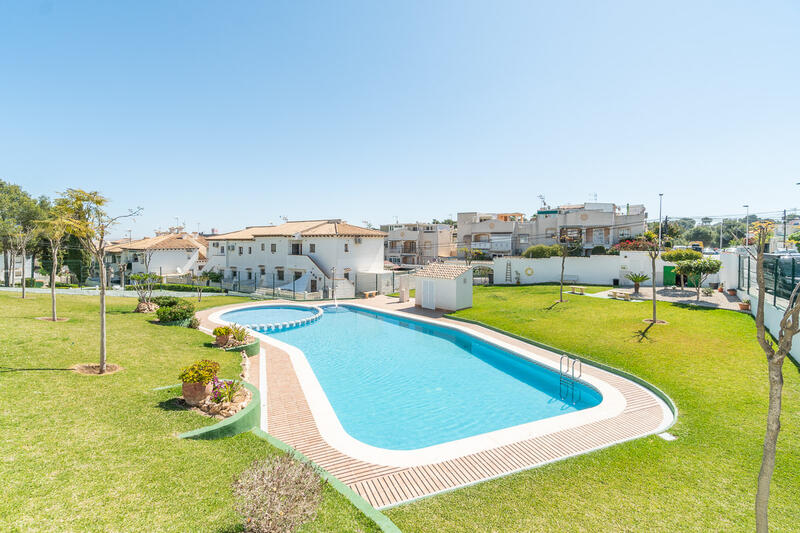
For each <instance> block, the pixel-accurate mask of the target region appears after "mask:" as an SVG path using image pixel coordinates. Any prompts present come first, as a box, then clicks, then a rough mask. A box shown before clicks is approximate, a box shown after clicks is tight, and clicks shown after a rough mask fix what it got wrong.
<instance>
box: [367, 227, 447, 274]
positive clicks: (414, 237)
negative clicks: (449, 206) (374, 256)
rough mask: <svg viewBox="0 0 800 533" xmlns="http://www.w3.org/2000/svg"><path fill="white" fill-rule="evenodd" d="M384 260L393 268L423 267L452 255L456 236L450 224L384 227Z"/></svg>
mask: <svg viewBox="0 0 800 533" xmlns="http://www.w3.org/2000/svg"><path fill="white" fill-rule="evenodd" d="M381 231H384V232H386V239H385V240H384V257H385V259H386V260H387V261H389V262H390V263H393V264H395V265H426V264H428V263H430V262H432V261H436V260H437V259H438V258H440V257H452V256H454V255H455V232H454V230H453V226H451V225H449V224H426V223H423V222H416V223H409V224H386V225H383V226H381Z"/></svg>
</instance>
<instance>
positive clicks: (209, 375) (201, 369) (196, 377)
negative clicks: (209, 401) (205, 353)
mask: <svg viewBox="0 0 800 533" xmlns="http://www.w3.org/2000/svg"><path fill="white" fill-rule="evenodd" d="M217 372H219V363H217V362H216V361H210V360H208V359H202V360H200V361H197V362H196V363H194V364H193V365H191V366H187V367H186V368H184V369H183V370H181V373H180V374H179V375H178V379H179V380H181V382H182V383H202V384H203V385H205V384H206V383H210V382H211V381H212V380H213V379H214V378H215V377H217Z"/></svg>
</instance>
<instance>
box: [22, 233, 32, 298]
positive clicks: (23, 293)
mask: <svg viewBox="0 0 800 533" xmlns="http://www.w3.org/2000/svg"><path fill="white" fill-rule="evenodd" d="M31 268H33V265H31ZM25 281H26V280H25V245H23V246H22V298H23V299H24V298H25Z"/></svg>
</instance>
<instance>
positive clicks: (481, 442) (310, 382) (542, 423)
mask: <svg viewBox="0 0 800 533" xmlns="http://www.w3.org/2000/svg"><path fill="white" fill-rule="evenodd" d="M282 305H285V304H265V303H263V302H254V303H247V304H242V305H240V306H236V307H229V308H226V309H224V310H221V311H217V312H215V313H213V314H211V315H210V316H209V317H208V320H209V321H211V322H213V323H215V324H219V325H225V324H228V322H226V321H224V320H222V319H221V315H223V314H225V313H228V312H231V311H234V310H240V309H244V308H248V307H281V306H282ZM291 305H293V306H297V305H301V304H297V303H292V304H291ZM342 305H343V306H344V307H355V308H360V309H363V310H365V311H370V312H377V313H379V314H381V313H384V314H387V315H391V316H395V317H398V318H401V319H405V320H410V321H418V322H422V323H425V324H430V325H433V326H439V327H443V328H447V329H451V330H455V331H459V332H461V333H463V334H465V335H469V336H470V337H473V338H476V339H479V340H481V341H484V342H487V343H489V344H492V345H494V346H496V347H498V348H501V349H503V350H507V351H509V352H511V353H514V354H516V355H518V356H520V357H522V358H524V359H527V360H529V361H531V362H533V363H535V364H538V365H540V366H543V367H546V368H549V369H550V370H552V371H554V372H556V373H558V372H559V369H558V363H557V362H556V361H552V360H550V359H548V358H545V357H542V356H541V355H539V354H536V353H535V352H533V351H530V350H525V349H521V348H519V347H517V346H514V345H512V344H509V343H507V342H504V341H502V340H499V339H497V338H495V337H493V336H489V335H486V334H484V333H481V332H479V331H475V330H472V329H470V328H467V327H465V326H462V325H460V324H451V323H445V322H443V321H441V320H435V319H430V318H427V317H421V316H413V317H411V316H409V315H408V313H402V312H397V311H392V310H386V309H376V308H374V307H370V306H367V305H363V304H358V303H350V302H348V303H346V304H342ZM307 307H316V306H312V305H308V306H307ZM251 334H252V335H254V336H255V337H257V338H259V339H260V340H262V341H264V342H266V343H267V344H269V345H271V346H274V347H276V348H278V349H280V350H283V351H284V352H286V353H287V354H288V355H289V358H290V360H291V362H292V366H293V367H294V371H295V374H296V375H297V378H298V381H299V382H300V386H301V388H302V390H303V393H304V395H305V397H306V401H307V402H308V405H309V408H310V409H311V413H312V415H313V417H314V421H315V423H316V425H317V428H318V430H319V433H320V435H321V436H322V438H323V439H324V440H325V441H326V442H327V443H328V444H329V445H330V446H332V447H333V448H335V449H337V450H338V451H340V452H342V453H344V454H346V455H349V456H350V457H352V458H354V459H358V460H361V461H365V462H369V463H373V464H378V465H385V466H393V467H397V468H409V467H414V466H420V465H424V464H430V463H438V462H442V461H447V460H450V459H456V458H458V457H462V456H464V455H469V454H473V453H478V452H482V451H486V450H490V449H493V448H497V447H499V446H503V445H507V444H513V443H515V442H519V441H523V440H527V439H531V438H535V437H540V436H542V435H547V434H550V433H555V432H558V431H563V430H565V429H571V428H575V427H578V426H583V425H586V424H590V423H593V422H599V421H601V420H606V419H609V418H613V417H616V416H618V415H620V414H621V413H622V412H623V411H624V410H625V407H626V405H627V402H626V400H625V397H624V395H623V394H622V393H621V392H620V391H619V390H618V389H617V388H616V387H614V386H613V385H611V384H610V383H608V382H606V381H605V380H603V379H601V378H599V377H597V376H592V375H587V374H586V373H584V374H583V376H582V378H581V379H580V381H582V382H584V383H586V384H588V385H590V386H591V387H594V388H595V389H596V390H597V391H598V392H600V394H601V395H602V398H603V399H602V401H601V402H600V404H598V405H596V406H594V407H590V408H587V409H582V410H580V411H574V412H571V413H566V414H563V415H557V416H553V417H549V418H545V419H542V420H536V421H534V422H528V423H525V424H520V425H517V426H512V427H509V428H505V429H499V430H496V431H491V432H488V433H482V434H479V435H473V436H471V437H466V438H463V439H458V440H454V441H450V442H445V443H442V444H436V445H433V446H427V447H424V448H418V449H415V450H390V449H387V448H380V447H377V446H372V445H369V444H366V443H364V442H362V441H360V440H358V439H356V438H354V437H352V436H350V435H349V434H348V433H347V431H345V429H344V428H343V427H342V424H341V423H340V421H339V418H338V417H337V416H336V412H335V411H334V409H333V406H332V405H331V404H330V401H329V400H328V397H327V395H326V394H325V391H324V390H323V389H322V386H321V385H320V383H319V381H318V380H317V377H316V375H315V374H314V371H313V370H312V369H311V365H310V364H309V362H308V359H306V356H305V354H304V353H303V351H302V350H300V349H299V348H297V347H296V346H293V345H291V344H287V343H285V342H282V341H279V340H277V339H275V338H272V337H270V336H268V335H264V334H261V333H259V332H257V331H252V330H251ZM551 353H553V355H554V356H555V357H556V358H559V357H560V356H559V354H556V353H554V352H551ZM587 366H590V365H588V364H587ZM263 367H266V365H263ZM592 368H593V369H594V368H595V367H592ZM603 372H604V371H603ZM623 379H624V378H623ZM630 383H633V382H630ZM634 384H635V383H634ZM635 385H636V386H637V387H639V388H641V389H642V390H643V391H645V392H646V393H647V394H649V395H650V396H652V397H653V398H654V399H655V400H656V401H657V403H658V404H659V405H660V406H661V408H662V411H663V414H664V416H663V422H662V424H661V425H660V426H659V427H658V428H656V429H655V430H653V431H652V432H650V433H661V432H662V431H664V430H665V429H667V428H668V427H669V426H670V425H671V424H672V419H673V414H672V411H671V410H670V409H669V407H668V406H667V405H666V403H664V401H663V400H661V399H660V398H659V397H658V396H656V395H655V394H653V392H652V391H650V390H648V389H647V388H645V387H642V386H641V385H638V384H635ZM264 396H265V397H266V394H264ZM650 433H648V434H650ZM642 436H643V435H642ZM619 442H622V441H619ZM608 444H609V445H610V444H614V443H608Z"/></svg>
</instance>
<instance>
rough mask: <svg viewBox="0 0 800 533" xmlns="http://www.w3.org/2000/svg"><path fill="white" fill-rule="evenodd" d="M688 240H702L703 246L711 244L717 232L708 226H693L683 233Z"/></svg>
mask: <svg viewBox="0 0 800 533" xmlns="http://www.w3.org/2000/svg"><path fill="white" fill-rule="evenodd" d="M685 237H686V240H688V241H702V242H703V246H711V245H712V244H714V242H715V241H716V240H717V239H718V233H717V232H716V231H714V228H712V227H710V226H695V227H694V228H692V229H690V230H689V231H687V232H686V234H685Z"/></svg>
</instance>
